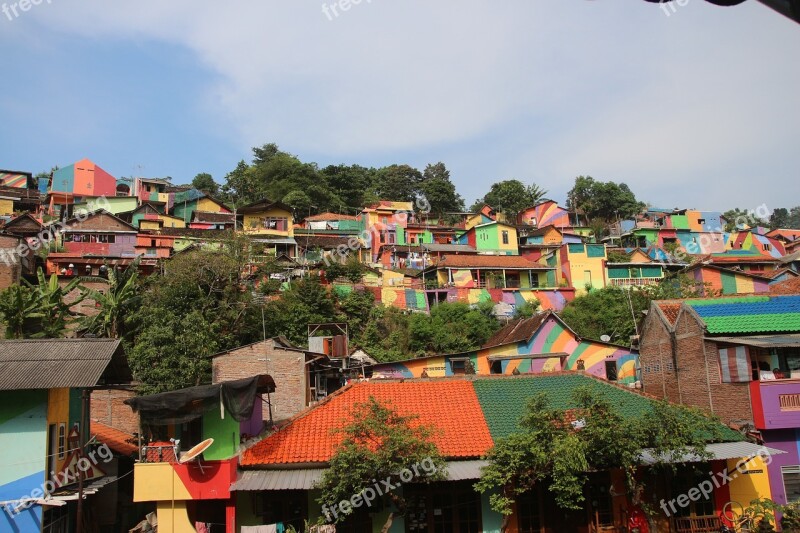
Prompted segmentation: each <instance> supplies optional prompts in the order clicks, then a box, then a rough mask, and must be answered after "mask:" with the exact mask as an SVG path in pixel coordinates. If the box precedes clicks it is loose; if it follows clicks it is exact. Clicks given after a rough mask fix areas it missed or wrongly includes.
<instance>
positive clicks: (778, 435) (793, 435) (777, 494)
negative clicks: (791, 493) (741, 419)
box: [762, 429, 800, 504]
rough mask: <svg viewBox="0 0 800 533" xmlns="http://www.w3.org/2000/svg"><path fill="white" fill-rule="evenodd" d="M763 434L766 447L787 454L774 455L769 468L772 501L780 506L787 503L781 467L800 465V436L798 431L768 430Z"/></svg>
mask: <svg viewBox="0 0 800 533" xmlns="http://www.w3.org/2000/svg"><path fill="white" fill-rule="evenodd" d="M762 434H763V437H764V444H765V445H766V446H768V447H770V448H776V449H778V450H781V451H784V452H786V453H784V454H780V455H773V456H772V462H771V463H770V465H769V466H768V467H767V472H768V473H769V486H770V489H771V491H772V500H773V501H775V502H776V503H779V504H785V503H787V501H786V492H785V491H784V488H783V476H782V474H781V467H782V466H797V465H800V454H799V453H798V447H797V445H798V440H800V434H798V430H796V429H774V430H767V431H764V432H763V433H762Z"/></svg>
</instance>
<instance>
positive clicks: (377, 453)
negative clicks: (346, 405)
mask: <svg viewBox="0 0 800 533" xmlns="http://www.w3.org/2000/svg"><path fill="white" fill-rule="evenodd" d="M415 418H416V417H414V416H402V415H400V414H399V413H398V412H397V411H395V410H394V409H393V408H392V407H391V405H385V404H382V403H380V402H379V401H378V400H376V399H375V398H374V397H370V398H369V400H367V401H366V402H364V403H357V404H355V405H354V407H353V410H352V415H351V422H350V423H348V424H347V425H346V426H345V427H344V428H343V429H342V430H341V433H342V435H343V438H342V442H341V443H340V444H339V445H338V446H337V448H336V452H335V453H334V455H333V457H332V458H331V460H330V465H329V468H328V470H326V471H325V473H324V474H323V477H322V481H321V482H320V485H319V488H320V490H321V492H322V494H321V496H320V498H319V500H318V502H319V503H320V505H322V506H323V508H322V509H323V515H325V518H326V519H327V521H328V522H342V521H344V520H346V519H347V518H348V517H349V516H350V515H351V514H352V513H353V509H352V508H350V509H347V507H350V506H344V507H345V508H344V509H342V507H343V506H340V505H339V502H342V501H348V502H351V501H358V500H355V499H354V498H353V496H354V495H361V501H362V502H364V503H363V504H362V505H367V506H368V507H371V505H372V504H373V503H374V504H376V505H377V504H378V500H377V498H380V499H381V500H382V501H381V503H382V504H383V505H384V506H386V507H389V508H391V507H392V506H393V507H394V509H393V510H392V511H391V512H390V513H389V516H388V518H387V521H386V524H384V526H383V531H388V530H389V527H390V526H391V524H392V521H393V519H394V516H395V514H399V515H402V514H403V513H404V512H405V509H406V501H405V499H404V498H403V495H402V491H400V490H397V489H392V490H389V491H388V492H384V493H383V495H382V496H378V495H377V493H376V492H377V491H375V490H374V486H375V482H376V481H375V480H381V481H385V480H389V482H390V484H391V486H395V487H399V486H401V485H402V484H403V481H401V475H405V474H404V473H405V472H406V471H410V472H411V473H412V474H413V482H414V483H431V482H435V481H441V480H444V479H446V469H447V463H446V462H445V460H444V458H443V457H442V456H441V454H440V453H439V450H438V449H437V448H436V445H435V444H434V443H433V441H432V436H433V431H434V430H433V429H432V428H429V427H426V426H422V425H419V424H417V423H415ZM415 472H416V473H415ZM382 492H383V491H382ZM368 501H369V503H367V502H368ZM345 511H349V512H345Z"/></svg>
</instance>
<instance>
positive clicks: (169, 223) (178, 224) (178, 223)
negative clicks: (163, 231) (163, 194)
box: [158, 215, 186, 228]
mask: <svg viewBox="0 0 800 533" xmlns="http://www.w3.org/2000/svg"><path fill="white" fill-rule="evenodd" d="M158 218H160V219H161V220H163V221H164V227H165V228H185V227H186V222H184V221H183V219H182V218H178V217H172V216H169V215H159V216H158Z"/></svg>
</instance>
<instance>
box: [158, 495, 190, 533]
mask: <svg viewBox="0 0 800 533" xmlns="http://www.w3.org/2000/svg"><path fill="white" fill-rule="evenodd" d="M156 514H157V515H158V531H159V533H197V530H196V529H195V528H194V526H193V525H192V523H191V522H190V521H189V511H188V510H187V508H186V502H182V501H176V502H173V501H168V502H158V504H157V505H156Z"/></svg>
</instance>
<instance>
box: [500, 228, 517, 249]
mask: <svg viewBox="0 0 800 533" xmlns="http://www.w3.org/2000/svg"><path fill="white" fill-rule="evenodd" d="M504 231H507V232H508V244H503V232H504ZM497 246H498V248H499V249H500V250H503V251H508V252H511V255H517V254H518V253H519V239H518V237H517V228H515V227H513V226H503V225H501V224H498V225H497Z"/></svg>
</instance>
